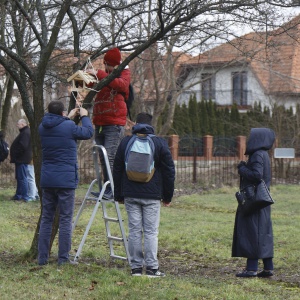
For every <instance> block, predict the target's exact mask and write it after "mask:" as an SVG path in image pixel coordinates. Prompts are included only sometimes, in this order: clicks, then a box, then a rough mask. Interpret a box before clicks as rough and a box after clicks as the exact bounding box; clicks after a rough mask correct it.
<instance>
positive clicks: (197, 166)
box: [0, 137, 300, 190]
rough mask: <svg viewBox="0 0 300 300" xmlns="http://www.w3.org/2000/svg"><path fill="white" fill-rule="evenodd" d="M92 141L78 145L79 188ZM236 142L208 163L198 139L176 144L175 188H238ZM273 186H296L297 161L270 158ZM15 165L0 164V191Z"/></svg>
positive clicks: (217, 143)
mask: <svg viewBox="0 0 300 300" xmlns="http://www.w3.org/2000/svg"><path fill="white" fill-rule="evenodd" d="M92 147H93V141H88V142H87V141H83V142H80V143H79V144H78V167H79V177H80V184H90V183H91V182H92V180H93V179H95V171H94V166H93V154H92ZM235 149H236V139H235V138H217V139H215V140H214V144H213V151H212V153H213V156H212V157H211V159H210V160H207V159H205V157H204V156H203V145H202V139H201V138H191V137H190V138H182V139H180V140H179V148H178V154H179V155H178V159H177V160H175V167H176V188H177V189H183V190H184V189H189V188H193V189H195V188H199V189H202V188H214V187H220V186H223V185H225V186H238V180H239V176H238V174H237V164H238V162H239V158H238V157H237V155H236V151H235ZM270 157H271V166H272V177H273V178H272V184H279V183H282V184H299V183H300V158H298V157H296V158H293V159H284V158H274V157H273V154H272V153H271V154H270ZM14 177H15V175H14V164H10V163H9V160H6V161H5V162H2V163H1V164H0V182H1V187H7V186H14V185H15V178H14Z"/></svg>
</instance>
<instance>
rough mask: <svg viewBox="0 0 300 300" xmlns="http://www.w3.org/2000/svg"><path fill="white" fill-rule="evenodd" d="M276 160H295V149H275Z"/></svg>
mask: <svg viewBox="0 0 300 300" xmlns="http://www.w3.org/2000/svg"><path fill="white" fill-rule="evenodd" d="M274 158H295V149H294V148H275V150H274Z"/></svg>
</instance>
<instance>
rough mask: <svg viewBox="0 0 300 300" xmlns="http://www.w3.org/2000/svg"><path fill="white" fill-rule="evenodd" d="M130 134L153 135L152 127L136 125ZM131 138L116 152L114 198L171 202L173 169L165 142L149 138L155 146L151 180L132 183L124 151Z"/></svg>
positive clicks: (125, 140) (122, 142)
mask: <svg viewBox="0 0 300 300" xmlns="http://www.w3.org/2000/svg"><path fill="white" fill-rule="evenodd" d="M132 133H133V134H135V133H142V134H154V129H153V127H152V126H150V125H147V124H141V123H139V124H137V125H135V126H134V127H133V129H132ZM130 138H131V136H127V137H125V138H124V139H123V140H122V141H121V143H120V145H119V147H118V150H117V153H116V156H115V160H114V166H113V179H114V197H115V200H116V201H123V200H124V197H133V198H141V199H157V200H163V201H164V202H166V203H169V202H171V200H172V197H173V192H174V181H175V167H174V162H173V159H172V156H171V152H170V150H169V147H168V144H167V142H166V141H165V140H164V139H163V138H161V137H157V136H155V137H151V138H152V139H153V142H154V145H155V153H154V161H155V162H154V167H155V172H154V175H153V177H152V179H151V180H150V181H149V182H147V183H140V182H134V181H131V180H129V179H128V177H127V175H126V170H125V150H126V146H127V143H128V142H129V139H130Z"/></svg>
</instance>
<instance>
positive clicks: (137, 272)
mask: <svg viewBox="0 0 300 300" xmlns="http://www.w3.org/2000/svg"><path fill="white" fill-rule="evenodd" d="M142 273H143V268H136V269H132V270H131V276H142Z"/></svg>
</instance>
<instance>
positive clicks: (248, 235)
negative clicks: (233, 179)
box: [232, 128, 275, 277]
mask: <svg viewBox="0 0 300 300" xmlns="http://www.w3.org/2000/svg"><path fill="white" fill-rule="evenodd" d="M274 141H275V133H274V131H273V130H272V129H269V128H252V129H251V132H250V136H249V139H248V142H247V147H246V152H245V155H248V156H249V159H248V161H247V162H240V163H239V165H238V173H239V174H240V176H241V178H242V180H241V182H242V185H243V184H251V183H252V184H253V183H254V184H257V183H258V182H260V180H261V179H263V180H264V181H265V183H266V185H267V187H268V188H270V184H271V166H270V158H269V155H268V152H267V151H268V150H270V149H271V148H272V146H273V143H274ZM273 254H274V250H273V231H272V220H271V206H268V207H266V208H262V209H260V210H257V211H256V212H254V213H253V214H251V215H249V216H244V215H243V212H242V208H241V205H239V206H238V208H237V212H236V218H235V224H234V234H233V244H232V257H246V258H247V266H246V269H245V270H244V271H243V272H241V273H238V274H236V276H237V277H255V276H257V277H269V276H272V275H273ZM259 259H262V260H263V264H264V270H263V271H261V272H260V273H257V270H258V260H259Z"/></svg>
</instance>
